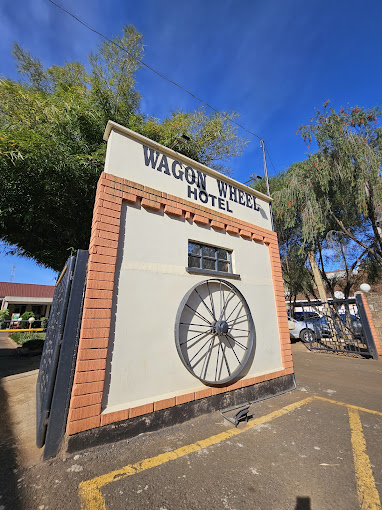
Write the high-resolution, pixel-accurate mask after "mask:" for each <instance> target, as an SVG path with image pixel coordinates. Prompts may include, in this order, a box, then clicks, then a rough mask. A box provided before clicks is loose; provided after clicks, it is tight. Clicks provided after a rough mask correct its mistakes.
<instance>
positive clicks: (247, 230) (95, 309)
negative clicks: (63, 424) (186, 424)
mask: <svg viewBox="0 0 382 510" xmlns="http://www.w3.org/2000/svg"><path fill="white" fill-rule="evenodd" d="M122 201H125V202H126V203H127V204H136V203H137V202H139V203H140V205H141V207H144V208H145V209H146V210H148V211H151V212H152V213H153V214H156V213H157V212H158V211H159V210H161V209H163V211H164V213H165V214H167V215H168V216H169V217H174V218H177V217H179V216H184V218H185V219H186V220H187V221H190V222H194V223H195V225H196V226H198V225H200V226H202V227H205V226H209V227H210V228H214V229H218V230H225V231H226V232H227V233H230V234H231V235H239V236H240V237H242V238H243V242H248V240H252V241H253V242H255V243H261V244H264V245H265V246H267V247H268V250H269V255H270V261H271V268H272V276H273V284H274V289H275V302H276V310H277V318H278V326H279V333H280V341H281V359H282V366H283V370H281V371H278V372H274V373H271V374H267V375H266V376H259V377H253V378H249V379H243V380H240V381H238V382H236V383H235V384H232V385H230V386H227V387H223V388H206V389H204V390H201V391H197V392H193V393H188V394H185V395H181V396H176V397H173V398H169V399H165V400H162V401H157V402H152V403H150V404H146V405H144V406H139V407H135V408H131V409H125V410H122V411H118V412H116V413H106V414H102V395H103V391H104V383H105V371H106V358H107V350H108V343H109V336H110V325H111V306H112V296H113V288H114V280H115V267H116V260H117V249H118V239H119V231H120V218H121V209H122ZM293 371H294V369H293V361H292V351H291V344H290V337H289V329H288V319H287V314H286V307H285V298H284V286H283V280H282V273H281V263H280V256H279V251H278V243H277V235H276V233H275V232H272V231H269V230H266V229H264V228H261V227H258V226H256V225H252V224H251V223H247V222H244V221H241V220H238V219H236V218H231V217H230V216H228V215H226V214H223V213H220V212H217V211H213V210H211V209H208V208H206V207H204V206H202V205H199V204H194V203H192V202H189V201H187V200H184V199H182V198H179V197H176V196H173V195H169V194H167V193H164V192H161V191H158V190H155V189H152V188H149V187H147V186H143V185H141V184H138V183H134V182H131V181H129V180H127V179H123V178H121V177H116V176H114V175H111V174H106V173H102V174H101V176H100V179H99V181H98V186H97V192H96V199H95V204H94V210H93V221H92V229H91V237H90V245H89V262H88V273H87V283H86V291H85V300H84V309H83V318H82V324H81V332H80V340H79V346H78V355H77V362H76V369H75V375H74V382H73V388H72V394H71V399H70V407H69V414H68V421H67V428H66V433H67V434H68V435H72V434H77V433H79V432H82V431H84V430H89V429H92V428H96V427H100V426H102V425H107V424H109V423H113V422H117V421H121V420H126V419H129V418H133V417H135V416H139V415H142V414H147V413H151V412H154V411H156V410H160V409H165V408H168V407H172V406H174V405H177V404H181V403H185V402H189V401H192V400H198V399H201V398H206V397H208V396H211V395H214V394H217V393H222V392H226V391H231V390H234V389H237V388H241V387H244V386H249V385H252V384H257V383H259V382H263V381H265V380H269V379H274V378H276V377H280V376H283V375H287V374H292V373H293Z"/></svg>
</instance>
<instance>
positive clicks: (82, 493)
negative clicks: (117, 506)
mask: <svg viewBox="0 0 382 510" xmlns="http://www.w3.org/2000/svg"><path fill="white" fill-rule="evenodd" d="M313 400H322V401H325V402H330V403H332V404H336V405H340V406H345V407H347V408H348V412H349V422H350V429H351V434H352V436H351V438H352V446H353V456H354V465H355V470H356V480H357V493H358V498H359V502H360V505H361V509H362V510H366V509H367V510H382V509H381V503H380V501H379V496H378V492H377V490H376V488H375V481H374V477H373V473H372V470H371V466H370V460H369V457H368V455H367V453H366V442H365V438H364V435H363V431H362V425H361V421H360V418H359V411H362V412H366V413H371V414H375V415H378V416H382V412H379V411H373V410H371V409H366V408H363V407H359V406H354V405H351V404H346V403H344V402H338V401H336V400H332V399H328V398H325V397H318V396H312V397H308V398H305V399H303V400H299V401H297V402H295V403H293V404H289V405H287V406H285V407H283V408H281V409H278V410H277V411H273V412H272V413H269V414H267V415H265V416H261V417H259V418H256V419H255V420H252V421H251V422H250V423H248V424H247V425H245V426H244V427H242V428H240V429H236V428H233V429H229V430H227V431H225V432H221V433H220V434H216V435H214V436H211V437H208V438H207V439H203V440H201V441H197V442H195V443H192V444H189V445H186V446H182V447H180V448H177V449H176V450H172V451H170V452H165V453H161V454H159V455H157V456H155V457H150V458H148V459H144V460H142V461H139V462H136V463H135V464H128V465H127V466H124V467H122V468H121V469H117V470H115V471H111V472H110V473H106V474H104V475H101V476H97V477H95V478H92V479H91V480H86V481H84V482H81V483H80V484H79V486H78V492H79V497H80V502H81V510H107V509H106V503H105V500H104V498H103V496H102V493H101V490H100V489H101V488H102V487H105V485H108V484H109V483H111V482H114V481H117V480H122V479H123V478H126V477H128V476H132V475H135V474H138V473H142V472H143V471H146V470H147V469H151V468H154V467H156V466H160V465H162V464H166V463H167V462H170V461H173V460H176V459H179V458H181V457H184V456H185V455H188V454H190V453H193V452H196V451H199V450H202V449H204V448H207V447H208V446H212V445H215V444H217V443H220V442H222V441H226V440H227V439H230V438H231V437H234V436H237V435H239V434H242V433H243V432H246V431H248V430H250V429H252V428H253V427H255V426H257V425H261V424H264V423H268V422H270V421H272V420H274V419H276V418H279V417H280V416H284V415H285V414H287V413H290V412H292V411H295V410H296V409H299V408H301V407H303V406H304V405H306V404H309V403H310V402H312V401H313ZM351 413H353V414H351ZM355 415H357V416H358V420H359V424H358V422H357V420H356V418H354V416H355ZM367 466H369V469H367ZM373 486H374V489H375V491H376V496H375V493H374V492H373V493H372V495H368V494H366V493H368V492H369V487H373ZM377 498H378V499H377ZM370 505H371V506H370Z"/></svg>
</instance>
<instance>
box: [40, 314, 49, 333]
mask: <svg viewBox="0 0 382 510" xmlns="http://www.w3.org/2000/svg"><path fill="white" fill-rule="evenodd" d="M48 322H49V319H48V317H41V327H42V329H43V330H44V331H46V330H47V328H48Z"/></svg>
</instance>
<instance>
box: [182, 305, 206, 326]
mask: <svg viewBox="0 0 382 510" xmlns="http://www.w3.org/2000/svg"><path fill="white" fill-rule="evenodd" d="M185 306H187V307H188V308H189V309H190V310H192V311H193V312H194V313H195V314H196V315H197V316H198V317H199V319H202V320H203V321H205V322H207V324H209V325H211V323H210V321H208V320H207V319H206V318H205V317H204V316H203V315H202V314H201V313H200V312H197V311H196V310H194V309H193V308H192V306H190V305H189V304H188V303H186V305H185Z"/></svg>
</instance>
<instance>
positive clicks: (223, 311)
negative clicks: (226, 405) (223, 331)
mask: <svg viewBox="0 0 382 510" xmlns="http://www.w3.org/2000/svg"><path fill="white" fill-rule="evenodd" d="M231 294H232V295H234V293H233V292H232V290H231V289H230V290H229V294H228V298H229V297H230V295H231ZM228 298H227V301H225V304H224V308H223V309H222V311H221V312H220V317H219V321H221V320H222V317H224V314H225V310H226V308H227V305H228Z"/></svg>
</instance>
